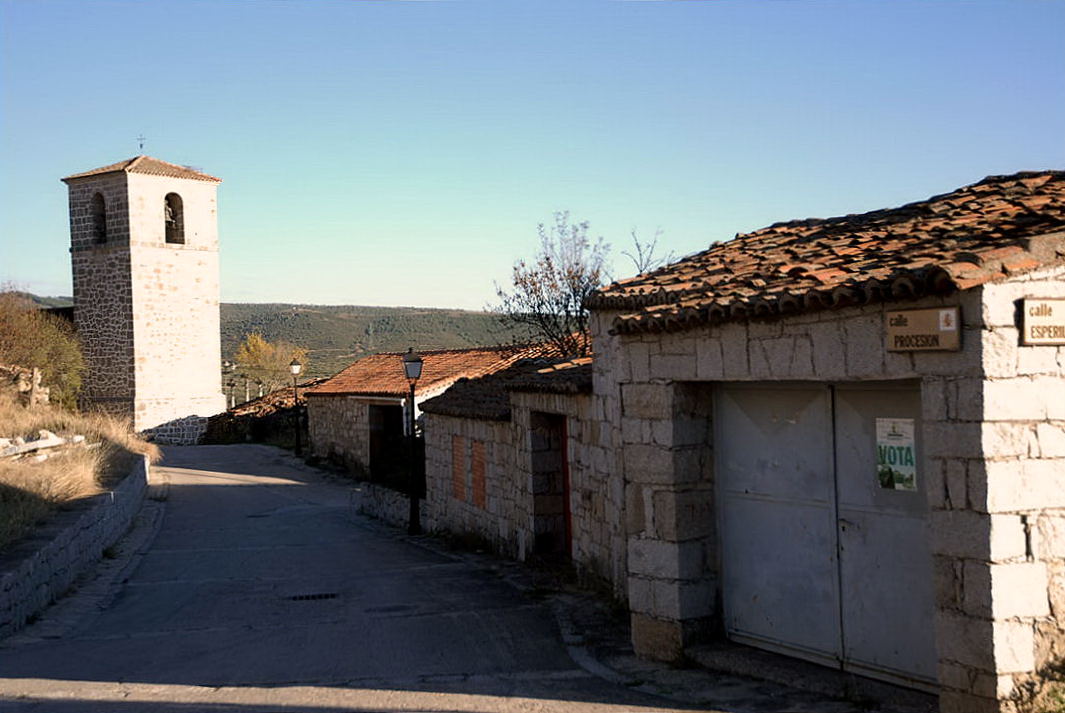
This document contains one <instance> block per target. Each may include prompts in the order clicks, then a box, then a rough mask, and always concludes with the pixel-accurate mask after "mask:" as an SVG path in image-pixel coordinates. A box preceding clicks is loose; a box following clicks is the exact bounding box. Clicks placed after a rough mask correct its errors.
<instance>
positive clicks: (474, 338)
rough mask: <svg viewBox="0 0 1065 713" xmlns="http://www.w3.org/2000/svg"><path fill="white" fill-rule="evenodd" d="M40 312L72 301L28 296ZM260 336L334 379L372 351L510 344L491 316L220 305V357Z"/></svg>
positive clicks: (334, 307) (461, 312) (447, 311)
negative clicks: (302, 354) (302, 351)
mask: <svg viewBox="0 0 1065 713" xmlns="http://www.w3.org/2000/svg"><path fill="white" fill-rule="evenodd" d="M26 296H27V297H28V298H30V299H31V300H33V301H34V302H35V303H37V304H39V305H41V306H42V307H67V306H70V305H72V304H73V299H72V298H70V297H39V296H37V295H32V294H28V293H27V294H26ZM253 332H258V333H260V334H262V335H263V337H265V338H266V339H267V340H269V341H271V342H273V341H278V340H284V341H286V342H291V343H293V344H295V345H297V346H301V347H305V348H306V349H308V350H309V354H308V362H309V364H308V369H307V372H306V375H307V376H309V377H316V376H332V375H333V374H335V373H337V372H338V371H340V370H341V369H343V368H344V367H346V366H348V365H349V364H351V363H352V362H353V361H355V360H356V359H358V358H360V357H362V356H365V355H367V354H372V353H376V352H398V351H406V349H407V347H414V348H415V349H416V350H424V349H461V348H463V347H474V346H483V345H494V344H506V343H508V342H511V341H514V340H513V337H514V332H512V331H508V330H506V329H504V328H503V327H502V326H501V325H500V323H499V320H498V318H497V317H496V316H495V315H492V314H489V313H487V312H469V311H466V310H458V309H427V308H422V307H361V306H356V305H294V304H244V303H223V304H222V354H223V358H225V359H232V358H233V354H234V353H235V352H236V350H237V346H238V345H239V344H240V343H241V341H243V339H244V337H245V335H247V334H251V333H253Z"/></svg>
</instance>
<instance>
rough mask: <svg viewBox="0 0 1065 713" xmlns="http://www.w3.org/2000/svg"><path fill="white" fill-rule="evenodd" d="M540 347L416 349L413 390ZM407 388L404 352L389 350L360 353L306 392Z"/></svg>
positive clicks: (389, 392) (432, 387)
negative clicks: (418, 363) (418, 365)
mask: <svg viewBox="0 0 1065 713" xmlns="http://www.w3.org/2000/svg"><path fill="white" fill-rule="evenodd" d="M541 349H542V348H541V347H538V346H537V347H528V346H523V347H512V346H507V347H480V348H477V349H440V350H435V351H425V352H418V353H419V354H420V355H421V357H422V376H421V378H420V379H418V382H417V384H416V387H415V392H416V393H417V394H425V393H431V392H433V391H438V390H439V389H441V388H446V387H447V386H448V385H449V384H451V383H454V382H455V381H457V380H458V379H461V378H463V377H467V378H472V377H477V376H482V375H484V374H490V373H492V372H495V371H499V370H500V369H505V368H507V367H508V366H510V365H511V364H513V363H514V362H515V361H517V360H519V359H522V358H524V357H527V356H531V355H535V354H538V353H539V352H540V351H541ZM409 391H410V387H409V386H408V384H407V379H406V377H405V376H404V374H403V353H402V352H390V353H387V354H371V355H370V356H367V357H363V358H362V359H360V360H359V361H357V362H355V363H354V364H352V365H351V366H349V367H348V368H347V369H344V370H343V371H342V372H340V373H339V374H337V375H336V376H334V377H333V378H331V379H329V380H328V381H326V382H325V383H324V384H321V385H319V386H316V387H314V388H313V389H309V390H308V392H307V394H308V395H309V396H337V395H350V394H360V395H365V396H406V395H407V393H409Z"/></svg>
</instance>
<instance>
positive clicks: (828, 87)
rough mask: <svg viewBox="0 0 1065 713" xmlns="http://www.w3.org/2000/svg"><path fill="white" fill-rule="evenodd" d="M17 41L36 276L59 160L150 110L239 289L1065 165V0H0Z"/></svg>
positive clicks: (421, 278) (156, 137) (51, 248)
mask: <svg viewBox="0 0 1065 713" xmlns="http://www.w3.org/2000/svg"><path fill="white" fill-rule="evenodd" d="M0 42H2V45H0V281H9V282H15V283H17V284H18V285H21V286H23V287H26V288H28V289H31V290H33V291H35V292H38V293H42V294H69V293H70V277H69V272H70V266H69V255H68V252H67V245H68V239H69V238H68V225H67V203H66V190H65V186H64V185H63V184H62V183H60V182H59V178H60V177H62V176H65V175H68V174H70V173H74V172H77V171H81V170H86V169H89V168H94V167H97V166H101V165H105V164H108V163H112V162H114V161H117V160H120V159H123V158H129V157H131V156H133V155H136V154H137V153H139V151H138V147H137V142H136V140H135V139H136V137H137V135H138V134H140V133H142V132H143V133H144V135H145V136H147V145H146V147H145V153H148V154H150V155H153V156H157V157H159V158H162V159H164V160H168V161H173V162H175V163H182V164H192V165H195V166H199V167H202V168H203V169H204V170H205V171H207V172H208V173H211V174H214V175H217V176H220V177H222V178H223V179H224V183H223V184H222V186H221V189H220V234H221V245H222V247H221V250H222V298H223V299H224V300H226V301H241V302H265V301H276V302H304V303H345V304H347V303H354V304H405V305H427V306H455V307H467V308H480V307H482V306H484V305H485V303H487V302H489V301H490V300H491V299H492V297H493V289H492V285H493V281H502V282H505V281H506V280H507V279H508V276H509V270H510V266H511V264H512V263H513V261H514V260H515V259H516V258H518V257H521V256H524V255H531V254H532V253H534V252H535V250H536V248H537V242H536V224H537V223H539V222H542V221H548V220H549V219H550V217H551V214H552V212H553V211H555V210H558V209H568V210H570V211H571V213H572V215H573V217H574V218H576V219H583V220H588V221H589V222H590V223H591V231H592V233H593V234H596V235H602V236H604V237H605V238H606V239H607V240H608V241H610V242H612V243H613V244H614V246H615V253H616V252H618V251H619V250H620V249H621V248H624V247H625V243H626V241H627V240H628V235H629V231H630V230H631V229H632V228H636V229H637V230H638V231H639V232H640V233H641V234H643V235H645V236H646V235H650V234H652V233H653V232H654V230H655V229H656V228H661V229H662V231H663V238H662V244H663V245H664V247H665V248H666V249H667V250H672V251H675V252H676V253H677V254H678V255H680V254H686V253H690V252H694V251H697V250H700V249H702V248H705V247H706V246H707V245H709V244H710V243H711V242H713V241H717V240H721V239H726V238H729V237H731V236H732V235H733V234H735V233H736V232H739V231H747V230H753V229H756V228H759V227H762V226H765V225H767V224H769V223H772V222H774V221H778V220H784V219H789V218H801V217H808V216H831V215H840V214H844V213H852V212H859V211H864V210H871V209H875V208H881V207H887V206H892V205H898V204H900V203H904V202H908V201H911V200H917V199H921V198H925V197H927V196H929V195H932V194H935V193H941V192H945V191H949V190H952V189H954V188H956V187H958V186H961V185H964V184H967V183H971V182H973V181H976V180H979V179H980V178H982V177H984V176H985V175H988V174H994V173H1012V172H1014V171H1018V170H1024V169H1042V168H1051V167H1056V168H1063V167H1065V2H1060V1H1057V0H1050V1H1043V2H1039V1H1027V0H1008V1H1003V2H969V1H964V2H963V1H947V0H940V1H931V2H930V1H928V0H921V1H918V2H910V1H907V0H890V1H889V0H879V1H878V0H853V1H848V2H829V1H821V2H812V1H811V2H806V1H803V0H794V1H790V2H789V1H780V0H778V1H773V0H678V1H674V2H624V1H615V0H561V1H549V0H548V1H545V0H444V1H441V2H387V1H378V2H372V1H366V0H299V1H296V0H292V1H288V2H286V1H280V0H228V1H222V0H212V1H208V0H181V1H180V2H163V1H160V0H153V1H152V2H122V1H119V0H107V1H105V0H71V1H66V2H59V1H50V0H36V1H31V0H0ZM614 269H615V276H617V277H623V276H626V275H627V274H629V273H630V272H631V267H627V266H626V264H625V261H624V258H619V259H617V260H615V268H614Z"/></svg>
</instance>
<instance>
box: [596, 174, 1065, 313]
mask: <svg viewBox="0 0 1065 713" xmlns="http://www.w3.org/2000/svg"><path fill="white" fill-rule="evenodd" d="M1062 262H1065V171H1039V172H1024V173H1017V174H1014V175H1011V176H990V177H988V178H985V179H984V180H982V181H980V182H979V183H975V184H973V185H971V186H966V187H964V188H961V189H958V190H956V191H954V192H953V193H946V194H943V195H939V196H934V197H932V198H929V199H928V200H925V201H919V202H917V203H910V204H908V205H904V206H902V207H899V208H890V209H886V210H878V211H873V212H871V213H863V214H860V215H847V216H843V217H839V218H828V219H819V218H811V219H808V220H796V221H790V222H786V223H777V224H775V225H771V226H769V227H768V228H763V229H761V230H756V231H754V232H753V233H746V234H741V235H737V236H736V237H735V238H734V239H732V240H729V241H727V242H723V243H719V244H716V245H713V246H711V247H710V248H709V249H708V250H704V251H703V252H700V253H696V254H695V255H691V256H690V257H686V258H684V259H682V260H680V261H678V262H675V263H673V264H671V265H667V266H666V267H663V268H660V269H658V270H655V271H653V272H649V273H647V274H644V275H638V276H636V277H633V278H630V279H627V280H621V281H619V282H615V283H613V284H611V285H608V286H607V287H604V288H603V289H601V290H599V291H598V292H597V293H595V294H593V295H592V296H591V297H590V298H589V299H588V301H587V302H586V305H587V306H588V307H589V308H591V309H608V310H618V311H622V312H623V314H621V315H619V316H618V317H617V318H616V319H615V321H614V325H613V331H614V332H621V333H630V332H646V331H674V330H681V329H687V328H690V327H694V326H697V325H703V324H709V323H716V322H723V321H728V320H735V319H745V318H749V317H774V316H776V315H786V314H789V313H794V312H803V311H812V310H817V309H826V308H837V307H845V306H848V305H854V304H866V303H870V302H877V301H886V300H905V299H914V298H918V297H921V296H923V295H926V294H945V293H949V292H953V291H955V290H965V289H969V288H971V287H975V286H977V285H981V284H983V283H985V282H990V281H992V280H995V279H1000V278H1004V277H1008V276H1010V275H1014V274H1018V273H1023V272H1027V271H1030V270H1034V269H1036V268H1038V267H1042V266H1047V265H1052V264H1057V263H1062Z"/></svg>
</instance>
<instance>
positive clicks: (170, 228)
mask: <svg viewBox="0 0 1065 713" xmlns="http://www.w3.org/2000/svg"><path fill="white" fill-rule="evenodd" d="M163 212H164V216H165V223H166V242H168V243H175V244H178V245H183V244H184V243H185V207H184V204H183V203H182V201H181V196H179V195H178V194H177V193H167V194H166V198H165V199H164V200H163Z"/></svg>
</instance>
